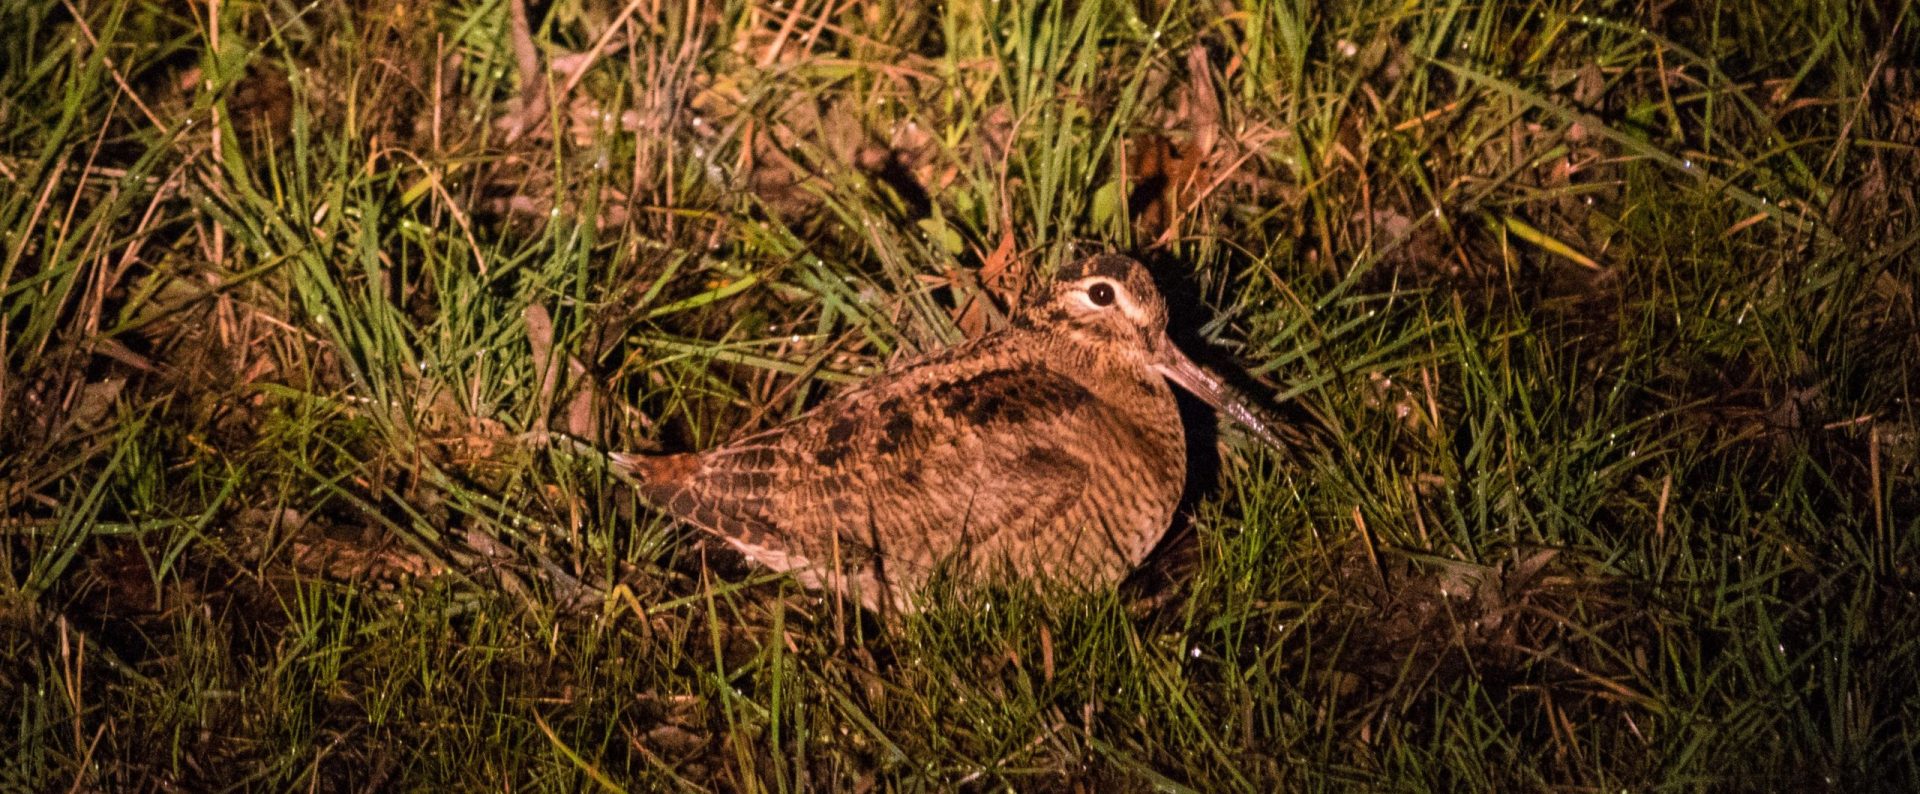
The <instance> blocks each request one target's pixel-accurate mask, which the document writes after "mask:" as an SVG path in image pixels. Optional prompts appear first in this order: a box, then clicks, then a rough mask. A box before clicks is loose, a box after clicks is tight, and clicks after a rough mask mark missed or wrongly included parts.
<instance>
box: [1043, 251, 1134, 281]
mask: <svg viewBox="0 0 1920 794" xmlns="http://www.w3.org/2000/svg"><path fill="white" fill-rule="evenodd" d="M1139 266H1140V263H1138V262H1135V261H1133V260H1132V259H1131V258H1128V257H1126V256H1122V255H1120V254H1095V255H1093V256H1090V257H1087V258H1085V259H1082V260H1080V261H1078V262H1072V263H1069V264H1068V265H1066V266H1065V267H1062V268H1060V280H1061V281H1075V280H1078V279H1083V278H1086V277H1088V276H1106V277H1107V278H1110V279H1113V280H1114V281H1118V282H1120V283H1122V284H1125V283H1127V274H1128V273H1130V272H1132V271H1133V269H1134V268H1136V267H1139Z"/></svg>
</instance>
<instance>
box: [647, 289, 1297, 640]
mask: <svg viewBox="0 0 1920 794" xmlns="http://www.w3.org/2000/svg"><path fill="white" fill-rule="evenodd" d="M1166 322H1167V310H1166V305H1165V303H1164V302H1162V300H1161V297H1160V293H1159V292H1158V291H1157V290H1156V289H1155V288H1154V286H1153V281H1152V279H1151V277H1149V276H1148V274H1147V271H1146V268H1144V267H1142V266H1141V265H1140V263H1138V262H1135V261H1134V260H1132V259H1129V258H1127V257H1124V256H1118V255H1111V254H1109V255H1099V256H1094V257H1091V258H1088V259H1085V260H1082V261H1080V262H1077V263H1075V264H1072V265H1069V266H1067V267H1065V268H1063V272H1062V273H1061V274H1060V275H1059V278H1058V279H1057V280H1056V282H1055V283H1054V284H1053V285H1052V289H1051V290H1050V292H1049V294H1048V296H1047V298H1046V300H1044V301H1043V302H1041V303H1039V304H1037V305H1035V306H1032V307H1030V308H1029V309H1027V310H1026V311H1025V312H1023V313H1021V314H1019V315H1018V316H1016V318H1015V320H1014V322H1013V323H1012V324H1011V326H1010V327H1008V328H1006V329H1005V330H1002V331H998V332H994V333H990V334H987V335H985V336H982V337H979V338H977V339H974V340H972V341H969V342H966V343H963V344H960V345H958V346H955V347H952V348H949V349H946V350H943V351H939V352H935V353H932V354H930V355H926V356H923V357H920V358H918V359H916V360H912V361H909V362H906V363H903V364H900V365H898V366H896V367H894V368H892V369H889V370H887V371H886V372H884V373H882V374H880V375H876V376H874V377H873V378H871V379H869V380H868V381H866V382H865V383H863V384H861V385H859V386H857V387H854V388H852V389H849V390H848V391H846V392H843V393H841V394H839V395H837V396H835V397H833V398H832V399H830V400H828V401H826V402H824V403H822V404H821V405H819V406H818V407H816V408H814V409H813V410H811V411H808V412H807V413H806V414H803V415H801V416H799V417H796V418H794V419H793V420H791V421H788V422H786V423H784V424H781V425H779V426H777V427H774V428H772V429H769V430H766V431H762V432H759V433H755V434H753V435H750V436H747V437H745V438H742V439H740V440H738V441H735V442H733V443H730V444H727V445H725V446H721V447H718V448H715V449H710V450H707V451H705V452H697V453H687V454H678V455H661V456H645V455H627V454H615V455H613V456H612V459H613V462H614V465H615V466H616V468H618V469H620V470H623V471H624V472H625V473H627V474H630V475H631V476H632V477H633V478H634V479H635V480H636V481H637V485H638V488H639V490H640V493H641V495H642V496H643V497H644V498H645V499H646V500H647V501H648V502H650V503H652V504H653V505H654V506H656V507H658V508H660V509H661V510H663V511H665V512H667V513H669V514H671V515H673V516H674V517H676V518H679V519H681V520H683V521H686V522H688V523H690V524H693V525H695V526H698V527H700V528H702V529H705V530H707V531H709V532H712V533H713V534H715V535H717V536H719V537H720V538H722V539H724V540H725V541H726V542H727V543H729V544H731V545H732V546H734V547H735V548H737V549H739V550H740V551H741V552H742V553H743V554H745V555H746V556H747V557H748V558H749V559H752V560H754V561H755V562H758V563H759V564H761V565H765V566H767V567H769V568H773V569H775V570H779V571H785V572H787V573H789V574H791V575H792V576H793V577H794V578H796V579H797V580H799V581H800V583H801V584H803V585H806V586H808V587H811V588H816V589H826V590H838V591H840V592H842V593H845V594H846V595H847V596H849V597H851V598H856V599H858V600H860V602H861V603H863V604H865V605H866V606H867V607H868V608H870V609H875V610H876V611H877V610H879V609H880V608H881V607H882V605H886V606H891V607H893V608H896V609H903V610H912V609H915V608H916V607H917V606H918V605H917V604H916V603H915V597H916V595H917V594H918V593H919V592H920V591H921V589H922V588H923V587H924V586H925V585H926V584H927V582H928V581H929V580H930V579H931V578H932V577H933V576H934V575H935V574H936V572H945V573H949V574H953V575H954V576H955V577H956V578H955V581H956V582H964V581H1009V580H1014V579H1018V580H1052V581H1054V582H1056V583H1060V584H1065V585H1068V586H1071V587H1076V588H1080V589H1087V588H1095V587H1105V586H1109V585H1112V584H1114V583H1116V582H1118V581H1119V580H1120V579H1121V578H1123V577H1125V576H1126V575H1127V573H1128V572H1130V571H1132V570H1133V568H1134V567H1135V566H1136V565H1138V564H1139V563H1140V560H1141V559H1142V558H1143V557H1145V556H1146V554H1147V552H1148V551H1150V550H1152V549H1153V547H1154V545H1155V544H1156V543H1158V542H1159V540H1160V536H1161V535H1162V534H1163V533H1165V531H1166V529H1167V527H1168V525H1169V524H1170V523H1171V522H1172V520H1173V511H1174V506H1175V504H1176V503H1177V502H1179V500H1180V494H1181V489H1182V486H1183V485H1184V483H1185V480H1186V447H1185V437H1184V434H1183V433H1182V430H1181V426H1180V414H1179V410H1178V408H1177V406H1176V404H1175V402H1174V396H1173V391H1172V389H1170V388H1169V387H1168V385H1167V382H1168V381H1169V380H1171V381H1173V382H1174V383H1178V384H1180V385H1181V386H1183V387H1185V388H1186V389H1187V390H1188V391H1191V392H1193V393H1194V394H1195V395H1197V396H1199V397H1201V398H1202V399H1205V400H1206V401H1207V402H1209V403H1210V404H1212V405H1213V406H1214V407H1215V408H1216V409H1218V410H1220V411H1222V412H1224V413H1226V414H1227V415H1228V416H1229V417H1232V418H1233V419H1235V420H1237V421H1239V422H1240V423H1241V424H1243V425H1245V426H1247V428H1248V429H1250V430H1252V431H1253V432H1254V433H1255V434H1256V435H1257V436H1258V437H1260V438H1261V440H1263V441H1265V442H1266V443H1268V444H1270V445H1273V446H1275V447H1279V446H1280V443H1279V441H1278V440H1277V438H1276V437H1275V436H1274V435H1273V433H1272V432H1271V431H1270V430H1269V429H1268V427H1267V425H1266V424H1265V423H1264V422H1263V421H1262V420H1261V419H1260V417H1259V416H1258V415H1257V414H1256V413H1255V412H1254V410H1253V409H1252V408H1251V407H1250V406H1249V404H1248V403H1247V402H1246V401H1245V400H1243V399H1242V398H1241V397H1240V396H1239V395H1238V394H1236V393H1235V392H1234V391H1232V390H1231V389H1229V388H1228V387H1227V386H1226V385H1225V384H1224V383H1222V382H1221V381H1220V380H1219V379H1218V378H1216V377H1214V376H1213V375H1211V374H1209V373H1208V372H1207V371H1205V370H1203V369H1201V368H1200V367H1199V366H1198V365H1196V364H1194V363H1193V361H1191V360H1189V359H1188V358H1187V357H1186V356H1185V355H1183V354H1182V353H1181V352H1180V350H1179V349H1178V348H1176V347H1175V346H1174V344H1173V342H1172V341H1171V340H1169V339H1168V338H1167V334H1166Z"/></svg>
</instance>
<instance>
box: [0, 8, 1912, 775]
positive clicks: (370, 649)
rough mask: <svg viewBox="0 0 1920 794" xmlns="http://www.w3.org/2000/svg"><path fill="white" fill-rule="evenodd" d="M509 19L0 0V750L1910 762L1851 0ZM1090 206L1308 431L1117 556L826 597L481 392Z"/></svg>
mask: <svg viewBox="0 0 1920 794" xmlns="http://www.w3.org/2000/svg"><path fill="white" fill-rule="evenodd" d="M528 11H529V13H527V14H526V15H525V16H524V20H525V28H524V36H517V35H516V7H515V5H514V4H513V3H512V2H451V3H445V4H438V5H433V6H427V7H420V6H411V5H394V6H391V7H375V6H353V5H338V6H336V5H333V4H316V5H304V6H301V5H290V4H285V3H248V2H226V3H209V4H203V5H194V6H190V7H180V6H176V5H167V4H149V3H142V2H136V0H88V1H87V2H67V1H66V0H61V1H60V2H46V1H45V0H5V2H4V5H0V17H4V18H7V19H9V20H15V22H14V23H10V24H9V26H8V28H9V30H8V32H7V33H5V34H4V40H5V41H6V43H7V45H8V46H6V47H5V48H4V53H3V54H0V58H4V59H5V60H4V64H3V65H0V178H4V179H5V180H6V182H7V183H8V185H9V187H8V189H7V190H5V191H0V314H3V315H4V319H3V321H0V361H3V362H4V367H3V368H0V434H3V435H0V437H4V438H5V439H7V440H6V441H5V442H4V443H0V560H3V561H4V565H0V658H4V659H5V660H6V663H5V664H0V715H4V716H5V724H6V727H5V728H4V729H0V746H3V747H7V748H9V752H8V753H7V756H8V757H9V758H12V759H13V762H12V763H11V764H9V765H7V767H6V768H5V769H4V770H0V788H11V787H18V788H21V789H23V790H52V789H68V790H179V789H185V790H232V789H266V790H291V789H325V790H377V789H446V788H457V789H481V788H484V789H508V788H511V789H516V790H519V789H553V790H569V791H571V790H583V789H597V790H623V791H646V790H656V789H675V790H678V789H696V790H700V789H735V790H778V791H787V790H797V789H855V790H865V789H868V788H872V787H880V788H885V789H888V790H894V789H956V788H958V789H1016V790H1030V789H1043V790H1096V791H1105V790H1135V789H1160V790H1196V791H1213V790H1261V791H1267V790H1323V789H1435V790H1463V789H1464V790H1515V789H1544V788H1553V789H1562V788H1564V789H1580V790H1653V789H1761V790H1805V789H1848V788H1851V789H1868V790H1915V789H1920V765H1916V764H1915V762H1914V756H1915V754H1914V749H1913V748H1914V747H1915V746H1916V743H1920V673H1916V672H1915V671H1916V670H1920V641H1916V640H1915V639H1914V638H1915V637H1920V601H1916V596H1915V595H1914V593H1915V590H1916V581H1917V579H1916V572H1915V569H1914V563H1913V560H1914V559H1916V554H1917V553H1920V548H1916V545H1917V544H1920V510H1916V508H1920V498H1917V497H1916V495H1917V494H1920V488H1916V465H1920V436H1917V435H1916V416H1915V413H1914V403H1913V400H1914V399H1915V398H1914V392H1915V388H1916V386H1920V382H1917V381H1916V379H1915V375H1914V372H1915V368H1914V366H1913V365H1912V363H1911V362H1912V361H1913V360H1914V359H1915V356H1916V355H1920V347H1917V346H1920V325H1917V324H1916V313H1915V289H1916V286H1917V285H1920V222H1917V220H1916V215H1915V211H1914V206H1915V188H1914V187H1913V186H1914V185H1916V184H1920V151H1916V141H1920V135H1916V129H1920V71H1916V70H1917V69H1920V63H1916V62H1915V60H1914V58H1913V56H1912V53H1914V52H1920V46H1916V44H1917V42H1916V37H1915V35H1914V30H1915V28H1916V26H1920V10H1916V7H1915V5H1914V4H1913V3H1912V2H1901V1H1898V0H1896V2H1887V3H1878V4H1870V5H1869V4H1857V3H1829V2H1821V0H1793V2H1788V3H1718V4H1702V5H1698V6H1693V5H1687V6H1684V7H1682V6H1678V5H1655V6H1649V5H1644V4H1642V5H1635V4H1608V3H1591V2H1577V1H1575V0H1552V1H1548V0H1492V2H1487V3H1481V4H1466V3H1385V2H1367V3H1360V4H1356V5H1355V6H1354V7H1351V8H1344V7H1343V8H1340V9H1335V8H1310V7H1308V6H1307V5H1306V4H1298V3H1288V2H1281V1H1279V0H1250V1H1249V2H1246V3H1242V4H1226V5H1205V4H1203V5H1200V6H1194V7H1188V6H1185V5H1181V4H1164V5H1156V4H1122V3H1117V2H1093V3H1085V4H1081V5H1079V6H1077V7H1056V6H1053V5H1048V4H1040V3H1029V2H1024V1H1015V2H992V3H983V2H955V3H947V4H939V5H923V4H915V3H888V2H880V1H877V0H876V1H875V2H850V3H848V2H843V3H820V2H801V3H797V4H796V3H782V4H760V5H756V4H748V3H740V2H733V3H722V4H713V5H707V4H685V5H682V4H659V3H634V4H630V5H623V6H618V7H605V6H601V7H594V6H590V5H587V4H579V3H569V2H561V3H554V4H550V5H548V6H545V7H538V8H532V9H529V10H528ZM1088 241H1091V242H1093V243H1094V244H1097V245H1110V246H1116V247H1120V248H1124V249H1126V250H1130V251H1133V252H1135V253H1137V254H1139V255H1140V256H1142V257H1143V258H1145V259H1147V260H1149V261H1150V262H1151V263H1153V264H1154V265H1155V266H1156V268H1157V269H1158V270H1159V272H1160V274H1161V275H1162V276H1163V277H1164V279H1163V280H1164V281H1165V286H1166V288H1167V290H1168V292H1169V294H1170V295H1174V296H1176V298H1177V305H1178V307H1180V308H1177V310H1176V313H1175V318H1174V325H1175V328H1174V331H1175V332H1176V336H1177V337H1179V338H1180V339H1181V340H1182V341H1183V343H1184V345H1185V347H1186V348H1187V349H1188V350H1190V351H1192V352H1194V353H1195V354H1196V355H1197V356H1199V357H1200V358H1202V359H1206V360H1209V361H1211V362H1212V363H1215V364H1217V365H1221V366H1222V367H1224V368H1228V369H1231V370H1234V371H1237V372H1238V373H1240V375H1238V376H1237V377H1240V378H1241V379H1243V380H1244V381H1246V382H1247V383H1248V385H1249V386H1251V387H1253V388H1254V390H1255V391H1258V392H1260V393H1263V394H1267V395H1270V396H1272V397H1273V398H1274V399H1275V400H1276V401H1281V402H1284V403H1285V405H1284V406H1282V407H1283V408H1287V409H1288V410H1290V411H1292V412H1293V413H1294V414H1295V415H1297V416H1298V417H1299V419H1300V421H1301V422H1302V423H1303V425H1312V426H1313V427H1311V428H1308V429H1306V430H1303V433H1304V435H1306V436H1310V437H1312V438H1314V439H1317V441H1316V442H1314V443H1305V442H1303V443H1302V445H1301V446H1300V447H1299V448H1298V449H1295V450H1293V451H1291V452H1290V453H1289V454H1285V455H1277V454H1272V453H1269V452H1266V451H1262V450H1258V449H1254V448H1252V447H1250V446H1248V445H1247V444H1245V443H1243V441H1242V440H1241V439H1240V438H1239V437H1238V436H1237V435H1236V434H1235V433H1234V432H1233V431H1225V432H1223V433H1221V434H1219V435H1220V437H1221V438H1218V439H1217V438H1216V435H1215V433H1213V432H1212V431H1211V429H1210V428H1209V427H1207V426H1206V423H1205V422H1201V423H1198V424H1197V425H1196V426H1195V435H1196V443H1195V463H1196V466H1197V474H1196V476H1195V477H1194V481H1195V482H1194V486H1195V487H1194V491H1193V498H1192V499H1190V508H1191V509H1190V510H1189V511H1188V513H1187V516H1186V517H1185V518H1183V520H1182V521H1181V523H1180V524H1179V525H1178V526H1177V527H1176V529H1175V532H1174V533H1173V534H1174V536H1175V540H1174V541H1172V542H1170V543H1169V545H1168V547H1167V548H1166V549H1164V550H1163V551H1164V554H1162V555H1160V557H1159V558H1157V559H1156V561H1155V562H1154V563H1153V564H1152V565H1151V566H1150V569H1149V570H1147V571H1144V572H1143V573H1142V574H1141V575H1140V576H1138V577H1136V580H1135V581H1133V582H1130V583H1129V584H1128V586H1126V587H1123V588H1121V589H1120V590H1119V591H1117V592H1113V593H1104V594H1098V595H1094V596H1089V597H1084V598H1064V597H1060V596H1059V595H1058V594H1048V593H1034V592H1029V591H1027V590H1025V589H1022V588H1019V587H1009V588H1006V589H1004V590H1001V591H995V592H993V593H990V594H985V595H974V596H968V597H964V598H963V597H957V596H956V597H951V598H948V599H946V600H944V601H943V602H942V603H941V604H940V605H939V606H938V607H937V608H935V609H933V610H932V611H930V612H929V613H927V614H924V615H919V616H914V617H911V618H906V619H897V620H893V621H888V622H883V621H881V620H879V619H877V618H875V617H874V616H871V615H862V614H859V613H858V612H857V611H855V610H853V609H852V608H851V607H849V606H847V605H845V604H842V603H837V602H836V601H834V600H833V599H830V598H825V599H823V598H819V597H817V596H813V595H809V594H806V593H803V592H800V591H799V590H798V589H797V588H796V586H795V585H793V584H792V583H790V582H786V581H784V580H782V579H780V578H779V577H776V576H772V575H769V574H766V573H764V572H761V571H756V570H754V569H752V568H751V567H749V566H747V565H745V564H743V563H742V562H741V561H740V560H738V559H737V558H734V557H731V556H729V555H727V554H725V553H723V551H722V550H720V549H717V548H714V547H713V546H712V545H711V544H708V543H705V542H703V541H702V540H701V539H700V538H699V537H697V536H694V535H692V534H690V533H687V532H686V531H684V530H682V529H680V528H678V527H676V526H674V525H672V524H670V523H667V522H663V521H661V520H659V519H658V518H657V517H656V516H655V515H654V514H652V513H651V512H649V511H648V510H646V509H645V507H644V506H641V505H637V504H636V503H635V502H634V501H633V499H632V497H631V495H630V494H628V493H627V492H625V491H624V490H623V489H622V488H621V487H620V485H619V484H618V483H617V482H615V481H613V480H611V478H609V477H607V476H606V475H605V474H604V473H603V472H601V471H599V470H597V469H596V467H594V466H593V465H592V464H591V461H583V460H581V459H579V458H577V457H576V456H574V455H572V454H569V453H565V452H563V451H561V450H558V449H553V448H549V447H544V446H542V445H539V444H536V443H533V442H531V441H530V439H532V438H536V437H538V436H539V435H540V434H542V433H544V432H548V431H558V432H563V433H567V434H570V435H574V436H578V437H582V438H588V439H593V440H595V441H597V442H598V443H600V444H602V445H604V446H605V447H607V448H609V449H622V450H649V449H676V450H677V449H693V448H699V447H702V446H705V445H707V444H712V443H716V442H719V441H722V440H725V439H727V438H731V437H735V436H737V435H738V434H740V433H741V432H742V431H744V430H745V429H748V428H753V427H760V426H765V425H768V424H770V423H773V422H777V421H779V420H780V419H782V418H784V417H786V416H790V415H793V414H795V413H797V412H799V411H802V410H804V409H805V408H806V407H807V406H809V405H811V404H813V403H814V402H816V401H817V400H818V399H819V398H820V396H821V395H823V394H827V393H830V392H831V391H832V390H833V389H835V388H838V387H839V386H840V384H844V383H847V382H851V381H855V380H858V379H859V378H860V377H862V376H864V375H865V374H868V373H871V372H873V371H875V370H877V369H878V368H881V367H883V366H885V363H886V362H887V361H888V360H889V359H890V358H891V357H893V356H895V355H897V354H900V353H903V352H911V351H917V350H924V349H930V348H937V347H939V346H942V345H946V344H950V343H952V342H953V341H955V340H957V339H960V338H963V337H965V336H967V335H969V334H975V333H979V332H981V331H982V330H983V329H985V328H990V327H993V325H994V324H995V323H997V322H1000V321H1001V320H1002V317H1003V312H1004V309H1005V307H1006V306H1007V305H1009V304H1010V303H1012V302H1017V301H1018V300H1019V299H1020V297H1021V296H1022V295H1030V294H1031V293H1032V290H1033V285H1034V284H1036V283H1038V280H1039V279H1040V278H1042V277H1043V276H1044V273H1045V272H1046V270H1047V269H1048V268H1049V267H1052V266H1055V265H1057V264H1058V263H1060V262H1062V261H1064V260H1066V259H1067V258H1069V257H1071V256H1072V255H1073V252H1074V251H1075V250H1076V245H1077V244H1081V243H1084V242H1088ZM1216 441H1221V442H1222V443H1216Z"/></svg>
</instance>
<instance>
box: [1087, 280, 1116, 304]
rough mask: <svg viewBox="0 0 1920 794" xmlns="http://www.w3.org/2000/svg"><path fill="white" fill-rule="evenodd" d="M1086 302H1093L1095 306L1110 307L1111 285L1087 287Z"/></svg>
mask: <svg viewBox="0 0 1920 794" xmlns="http://www.w3.org/2000/svg"><path fill="white" fill-rule="evenodd" d="M1087 300H1090V301H1093V305H1095V306H1112V305H1113V285H1112V284H1095V285H1093V286H1091V287H1088V288H1087Z"/></svg>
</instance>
